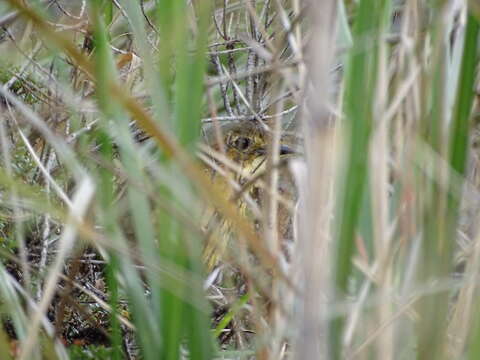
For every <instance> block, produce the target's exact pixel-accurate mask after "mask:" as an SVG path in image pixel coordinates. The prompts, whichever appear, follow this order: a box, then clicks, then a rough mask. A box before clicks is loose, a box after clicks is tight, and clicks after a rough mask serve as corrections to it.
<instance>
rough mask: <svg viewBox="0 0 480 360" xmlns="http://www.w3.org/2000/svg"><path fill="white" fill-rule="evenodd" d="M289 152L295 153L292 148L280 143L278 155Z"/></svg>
mask: <svg viewBox="0 0 480 360" xmlns="http://www.w3.org/2000/svg"><path fill="white" fill-rule="evenodd" d="M289 154H295V150H293V149H292V148H291V147H290V146H288V145H280V155H289Z"/></svg>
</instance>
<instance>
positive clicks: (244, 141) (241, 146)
mask: <svg viewBox="0 0 480 360" xmlns="http://www.w3.org/2000/svg"><path fill="white" fill-rule="evenodd" d="M234 145H235V147H236V148H237V149H238V150H240V151H245V150H247V149H248V148H249V146H250V139H249V138H247V137H239V138H238V139H235V141H234Z"/></svg>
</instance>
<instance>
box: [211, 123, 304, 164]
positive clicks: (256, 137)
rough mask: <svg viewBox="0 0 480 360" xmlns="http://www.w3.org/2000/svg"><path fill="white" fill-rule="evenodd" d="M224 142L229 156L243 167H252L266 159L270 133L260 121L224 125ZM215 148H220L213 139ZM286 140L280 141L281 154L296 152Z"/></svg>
mask: <svg viewBox="0 0 480 360" xmlns="http://www.w3.org/2000/svg"><path fill="white" fill-rule="evenodd" d="M222 132H223V143H224V146H225V152H226V155H227V157H228V158H229V159H230V160H233V161H234V162H236V163H238V164H241V165H242V166H243V167H247V168H250V167H251V166H255V164H258V163H259V162H261V161H263V160H265V157H266V155H267V152H268V138H269V136H268V133H267V132H266V130H265V129H264V128H263V127H261V126H260V125H259V124H258V123H256V122H255V123H254V122H246V121H243V122H240V123H236V124H231V125H229V126H225V127H222ZM213 144H214V148H217V149H218V148H219V145H218V144H217V142H216V141H213ZM294 153H295V151H294V150H293V149H292V147H291V146H289V145H288V144H287V143H286V142H285V141H283V139H282V141H281V143H280V155H281V156H284V155H289V154H294Z"/></svg>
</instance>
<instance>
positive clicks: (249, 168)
mask: <svg viewBox="0 0 480 360" xmlns="http://www.w3.org/2000/svg"><path fill="white" fill-rule="evenodd" d="M222 135H223V136H222V140H223V146H222V145H221V144H219V143H218V141H215V136H214V134H213V129H212V131H211V133H210V134H209V136H207V143H208V144H209V145H210V147H211V148H212V149H213V150H215V151H216V152H218V151H219V150H220V149H221V148H222V147H223V148H224V149H225V155H226V159H227V160H226V161H220V160H218V159H217V160H215V161H213V163H214V166H211V167H208V168H207V170H206V171H208V172H209V174H210V175H211V178H212V184H213V186H212V189H215V191H221V192H222V193H223V194H224V195H225V197H226V198H227V199H229V200H231V201H234V202H235V203H236V205H237V207H238V209H239V216H246V217H247V218H249V219H251V220H252V221H254V219H255V217H254V216H253V214H252V212H254V211H253V210H254V208H255V207H259V208H260V209H261V208H262V203H263V198H264V197H265V193H266V192H265V189H264V187H262V186H260V183H261V181H263V182H264V181H265V180H266V179H265V176H264V175H265V172H266V159H267V152H268V150H267V149H268V138H269V137H268V133H267V132H266V131H265V130H264V129H263V128H262V127H261V126H260V125H258V124H257V123H253V122H241V123H237V124H231V125H230V126H226V127H222ZM289 145H290V144H288V141H287V139H286V138H285V137H283V138H282V141H281V146H280V160H281V161H280V162H281V164H279V187H278V194H279V195H280V196H281V198H282V200H283V201H281V202H280V203H279V209H278V214H277V216H278V232H279V236H280V237H281V238H285V237H288V238H290V237H291V228H292V226H291V223H292V222H291V219H292V214H291V207H292V206H291V203H292V202H293V200H294V199H295V197H296V195H295V189H294V186H293V180H292V178H291V176H290V174H289V172H288V169H287V167H286V166H285V165H286V160H287V159H288V158H289V157H292V156H295V153H294V151H293V150H292V148H291V147H290V146H289ZM219 158H221V156H219ZM211 164H212V163H211ZM232 167H234V168H235V170H236V171H230V170H231V168H232ZM229 178H230V179H229ZM232 180H233V181H232ZM233 182H234V183H236V184H238V185H237V189H234V187H233V185H232V183H233ZM245 193H246V194H247V198H246V197H245ZM248 197H250V203H248V201H247V200H248ZM289 202H290V204H288V203H289ZM204 227H205V229H206V231H207V232H208V234H209V237H208V241H207V242H206V244H205V247H204V253H203V258H204V262H205V264H206V266H207V269H212V268H213V267H214V266H216V265H217V264H218V263H219V262H220V261H221V260H222V258H224V257H225V255H226V254H228V250H227V249H228V247H229V244H231V241H232V240H233V241H234V238H235V235H234V233H233V231H232V228H231V225H230V223H229V221H227V220H225V219H222V218H221V216H220V215H219V214H218V213H217V212H216V211H215V209H212V208H208V209H207V210H206V211H205V217H204ZM257 228H258V226H257Z"/></svg>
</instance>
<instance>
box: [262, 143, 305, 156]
mask: <svg viewBox="0 0 480 360" xmlns="http://www.w3.org/2000/svg"><path fill="white" fill-rule="evenodd" d="M279 150H280V155H289V154H296V151H295V150H293V149H292V148H291V147H290V146H288V145H280V149H279ZM257 152H258V153H259V154H260V155H265V154H266V153H267V148H264V147H263V148H260V149H258V150H257Z"/></svg>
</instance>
